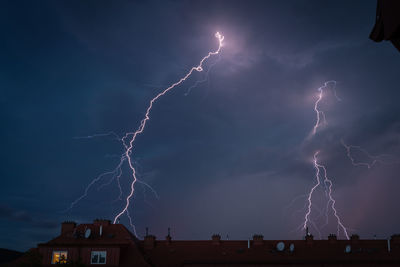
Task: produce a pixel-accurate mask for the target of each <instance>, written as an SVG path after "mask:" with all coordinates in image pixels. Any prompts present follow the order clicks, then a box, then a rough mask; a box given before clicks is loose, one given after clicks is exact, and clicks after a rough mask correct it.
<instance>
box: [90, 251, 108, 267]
mask: <svg viewBox="0 0 400 267" xmlns="http://www.w3.org/2000/svg"><path fill="white" fill-rule="evenodd" d="M96 254H97V255H98V258H97V262H93V255H96ZM100 255H104V262H100ZM90 264H107V250H92V251H91V252H90Z"/></svg>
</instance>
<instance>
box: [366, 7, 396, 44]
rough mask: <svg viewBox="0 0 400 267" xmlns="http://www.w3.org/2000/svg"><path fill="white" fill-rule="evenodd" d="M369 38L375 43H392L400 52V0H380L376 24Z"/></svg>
mask: <svg viewBox="0 0 400 267" xmlns="http://www.w3.org/2000/svg"><path fill="white" fill-rule="evenodd" d="M369 37H370V38H371V39H372V40H374V41H375V42H381V41H383V40H387V41H391V42H392V43H393V45H394V46H395V47H396V48H397V49H398V50H399V51H400V1H399V0H378V4H377V8H376V22H375V26H374V28H373V30H372V32H371V34H370V36H369Z"/></svg>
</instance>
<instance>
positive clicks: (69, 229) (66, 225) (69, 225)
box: [61, 221, 76, 235]
mask: <svg viewBox="0 0 400 267" xmlns="http://www.w3.org/2000/svg"><path fill="white" fill-rule="evenodd" d="M75 227H76V223H75V222H69V221H65V222H63V223H61V235H65V234H69V233H70V234H72V233H73V232H74V229H75Z"/></svg>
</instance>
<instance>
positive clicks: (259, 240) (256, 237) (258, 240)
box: [253, 235, 264, 246]
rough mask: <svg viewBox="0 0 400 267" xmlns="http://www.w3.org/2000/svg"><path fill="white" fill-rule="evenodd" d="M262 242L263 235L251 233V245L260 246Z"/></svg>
mask: <svg viewBox="0 0 400 267" xmlns="http://www.w3.org/2000/svg"><path fill="white" fill-rule="evenodd" d="M263 244H264V236H263V235H253V245H254V246H261V245H263Z"/></svg>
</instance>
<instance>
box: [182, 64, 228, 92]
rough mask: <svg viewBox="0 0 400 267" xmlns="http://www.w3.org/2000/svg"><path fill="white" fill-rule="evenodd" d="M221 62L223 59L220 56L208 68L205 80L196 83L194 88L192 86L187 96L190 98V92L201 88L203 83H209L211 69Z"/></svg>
mask: <svg viewBox="0 0 400 267" xmlns="http://www.w3.org/2000/svg"><path fill="white" fill-rule="evenodd" d="M220 60H221V57H220V56H218V58H217V60H215V61H214V62H213V63H212V64H210V66H209V67H208V70H207V72H206V74H205V75H204V79H203V80H198V81H196V82H195V83H194V84H193V85H192V86H190V87H189V88H188V89H187V91H186V93H185V96H188V95H189V94H190V92H191V91H192V89H194V88H196V87H197V86H199V85H200V84H202V83H205V82H207V81H208V77H209V76H210V71H211V69H212V68H213V67H214V66H215V65H216V64H217V63H218V62H219V61H220Z"/></svg>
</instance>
